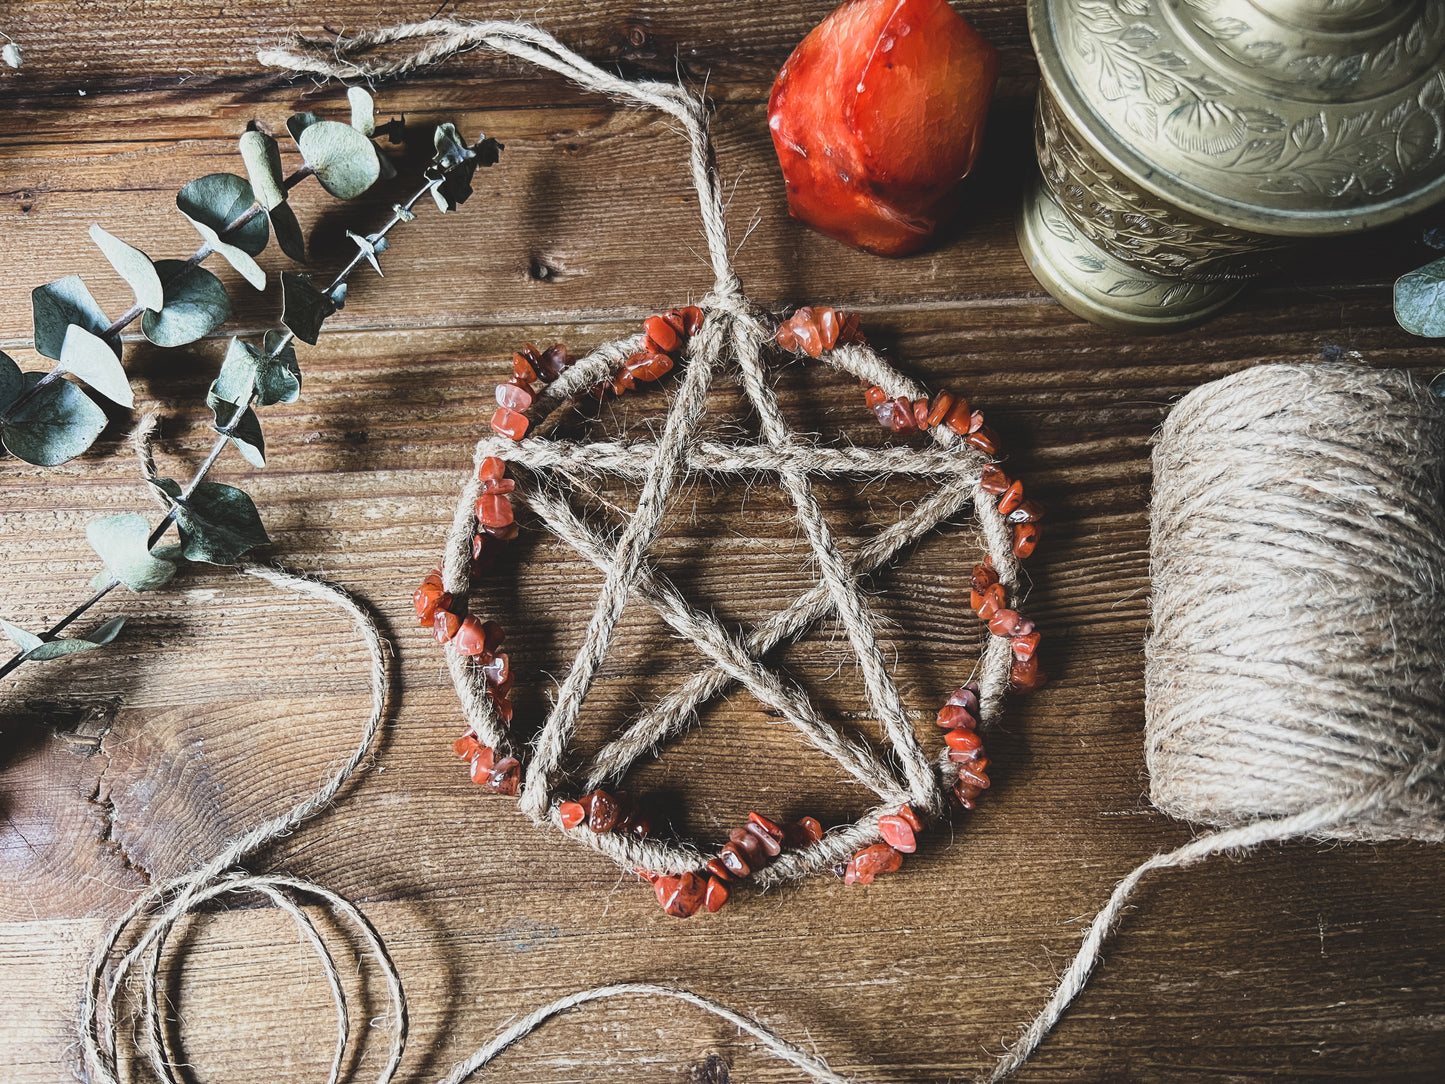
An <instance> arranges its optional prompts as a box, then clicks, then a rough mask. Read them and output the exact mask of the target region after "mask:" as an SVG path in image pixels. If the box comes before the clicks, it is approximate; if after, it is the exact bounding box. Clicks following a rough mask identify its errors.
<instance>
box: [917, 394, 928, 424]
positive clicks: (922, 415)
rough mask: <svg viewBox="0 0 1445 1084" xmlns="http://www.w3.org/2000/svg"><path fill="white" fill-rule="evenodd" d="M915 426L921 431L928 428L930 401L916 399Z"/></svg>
mask: <svg viewBox="0 0 1445 1084" xmlns="http://www.w3.org/2000/svg"><path fill="white" fill-rule="evenodd" d="M913 424H914V425H916V426H917V427H918V428H919V429H927V428H928V400H927V399H915V400H914V402H913Z"/></svg>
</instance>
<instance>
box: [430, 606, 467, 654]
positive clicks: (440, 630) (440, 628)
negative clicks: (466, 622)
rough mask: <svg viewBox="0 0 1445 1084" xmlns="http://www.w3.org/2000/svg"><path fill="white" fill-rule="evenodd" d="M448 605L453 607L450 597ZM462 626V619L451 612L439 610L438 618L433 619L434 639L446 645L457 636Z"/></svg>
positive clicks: (432, 630)
mask: <svg viewBox="0 0 1445 1084" xmlns="http://www.w3.org/2000/svg"><path fill="white" fill-rule="evenodd" d="M447 605H448V606H450V605H451V598H450V596H448V597H447ZM461 625H462V619H461V618H459V617H458V616H457V615H456V614H454V613H452V612H451V611H450V610H438V611H437V612H436V616H435V617H433V618H432V624H431V632H432V638H433V639H435V640H436V642H437V643H439V644H444V643H446V642H447V641H448V640H450V639H451V638H452V637H453V636H455V635H456V634H457V629H459V628H461Z"/></svg>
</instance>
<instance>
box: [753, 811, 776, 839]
mask: <svg viewBox="0 0 1445 1084" xmlns="http://www.w3.org/2000/svg"><path fill="white" fill-rule="evenodd" d="M748 826H749V830H751V831H753V832H761V833H762V834H763V835H764V836H767V837H768V838H769V839H773V840H776V841H777V842H778V843H781V842H782V841H783V830H782V829H781V828H779V827H778V826H777V825H776V824H774V823H773V822H772V821H770V820H768V818H767V817H765V816H763V815H762V814H761V813H749V814H748Z"/></svg>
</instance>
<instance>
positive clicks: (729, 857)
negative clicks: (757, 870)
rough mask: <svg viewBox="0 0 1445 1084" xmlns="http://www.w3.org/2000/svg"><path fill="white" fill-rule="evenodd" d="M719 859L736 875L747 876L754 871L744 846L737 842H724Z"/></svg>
mask: <svg viewBox="0 0 1445 1084" xmlns="http://www.w3.org/2000/svg"><path fill="white" fill-rule="evenodd" d="M718 861H720V862H721V863H722V864H723V867H724V868H725V869H726V870H727V871H728V872H729V873H731V874H732V875H733V876H734V877H746V876H747V875H748V874H750V873H752V871H753V867H752V866H751V865H749V864H748V860H747V857H746V856H745V854H744V852H743V850H742V848H741V847H739V846H738V845H737V844H736V843H724V844H723V846H722V850H720V851H719V852H718Z"/></svg>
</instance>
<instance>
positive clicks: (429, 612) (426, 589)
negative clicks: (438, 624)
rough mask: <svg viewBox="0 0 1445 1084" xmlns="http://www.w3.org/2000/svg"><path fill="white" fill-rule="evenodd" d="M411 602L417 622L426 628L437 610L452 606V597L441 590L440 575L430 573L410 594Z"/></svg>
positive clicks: (438, 573)
mask: <svg viewBox="0 0 1445 1084" xmlns="http://www.w3.org/2000/svg"><path fill="white" fill-rule="evenodd" d="M443 600H445V601H443ZM411 601H412V605H413V606H415V607H416V619H417V622H418V623H419V624H421V625H424V626H426V625H430V624H431V623H432V618H433V617H435V616H436V612H437V610H438V609H445V608H446V607H448V606H450V605H451V604H452V597H451V595H449V594H447V593H446V591H445V590H443V588H442V574H441V573H440V572H431V573H428V574H427V577H426V579H424V580H422V581H421V586H420V587H418V588H417V589H416V590H415V591H414V592H412V596H411Z"/></svg>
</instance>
